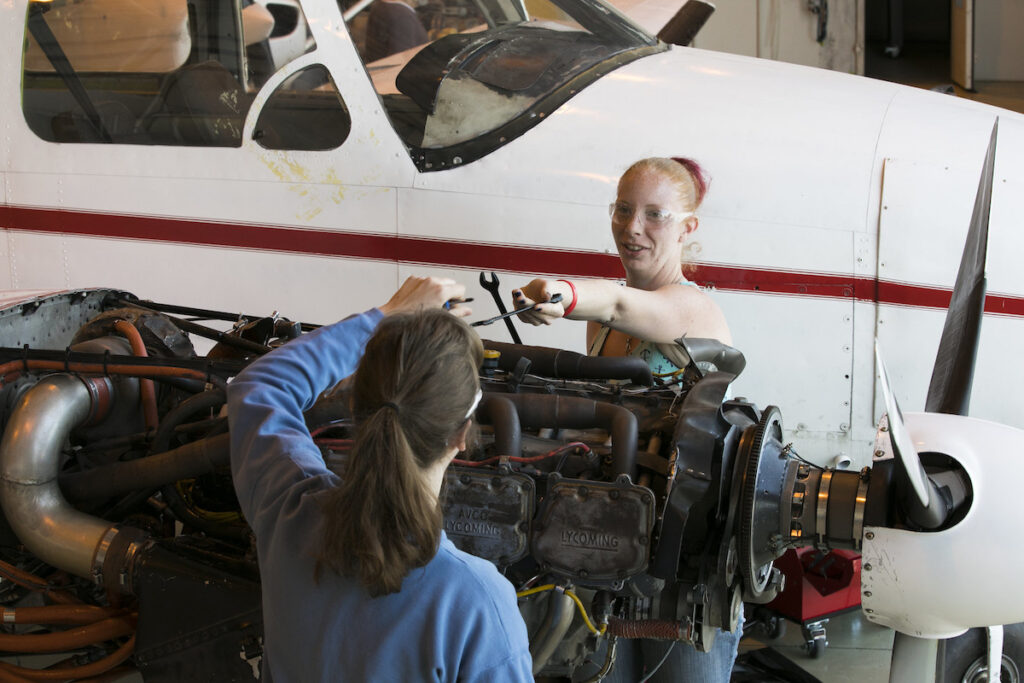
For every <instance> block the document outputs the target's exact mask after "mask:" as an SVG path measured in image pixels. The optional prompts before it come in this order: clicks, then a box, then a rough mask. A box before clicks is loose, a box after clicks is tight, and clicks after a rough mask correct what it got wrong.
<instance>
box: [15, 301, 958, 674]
mask: <svg viewBox="0 0 1024 683" xmlns="http://www.w3.org/2000/svg"><path fill="white" fill-rule="evenodd" d="M177 315H181V316H188V318H185V317H176V316H177ZM196 319H214V320H220V321H221V322H222V323H225V322H226V323H228V325H224V324H221V325H220V327H221V328H223V327H229V328H230V329H229V330H228V331H226V332H224V331H218V330H215V329H212V328H210V327H207V326H205V325H204V324H200V323H198V322H196ZM312 327H314V326H313V325H309V324H305V323H295V322H291V321H289V320H286V319H283V318H280V317H278V316H276V315H275V316H270V317H259V316H245V315H243V316H239V315H237V314H228V313H222V312H218V311H210V310H206V309H196V308H186V307H181V306H173V305H167V304H155V303H151V302H139V301H138V300H137V299H135V298H134V297H132V296H131V295H130V294H127V293H125V292H119V291H115V290H87V291H75V292H62V293H58V294H54V295H50V296H41V297H35V298H33V297H28V298H26V299H21V300H15V301H13V302H12V301H10V300H9V301H8V303H7V304H6V306H5V307H3V308H2V309H0V367H2V370H3V372H2V373H0V377H2V378H3V383H2V385H0V420H2V424H3V439H2V442H0V470H2V472H0V477H2V482H0V483H2V486H0V504H2V506H3V512H4V516H3V518H2V519H0V577H3V579H5V580H4V581H0V607H2V608H3V609H4V610H5V614H8V612H7V610H14V611H13V612H11V614H25V615H34V614H35V613H34V612H31V611H26V610H24V609H22V608H32V609H35V608H37V607H40V606H41V609H42V610H43V612H40V613H39V615H38V616H32V617H31V618H33V619H37V620H38V623H39V624H51V623H52V622H51V621H48V620H47V619H48V615H50V613H51V612H52V613H53V615H57V613H58V612H60V611H61V610H62V609H64V607H63V606H62V603H67V602H76V603H82V604H83V605H86V606H88V614H84V613H83V615H82V616H78V617H76V619H78V625H79V626H80V628H76V629H74V630H75V632H76V635H74V636H72V635H71V631H69V630H68V629H66V628H64V627H60V626H47V627H46V628H47V633H48V634H47V636H46V637H48V638H50V637H52V640H53V646H52V648H51V649H52V650H53V651H54V652H65V651H66V652H72V651H74V652H78V653H79V654H81V653H82V652H83V651H84V653H85V655H86V657H85V659H86V660H89V663H88V664H83V665H82V666H80V667H78V668H73V669H69V671H71V674H76V675H80V676H86V675H88V676H95V675H98V674H99V673H100V672H102V671H103V670H108V669H112V668H114V667H117V666H119V665H120V664H121V663H122V662H124V661H126V660H127V659H128V658H131V661H132V662H133V663H134V665H135V666H136V667H137V668H138V669H139V670H140V671H141V673H142V675H143V677H144V679H145V680H146V681H177V680H212V681H221V680H223V681H229V680H230V681H237V680H250V679H255V678H256V677H257V676H258V671H259V659H260V656H261V641H260V638H261V631H262V628H261V614H260V602H259V584H258V568H257V566H256V559H255V558H256V552H255V545H254V541H253V538H252V534H251V532H250V531H249V529H248V527H247V526H246V524H245V521H244V520H243V519H242V517H241V515H240V513H239V511H238V505H237V501H236V500H235V497H234V492H233V487H232V484H231V481H230V474H229V471H228V448H227V434H226V432H227V420H226V418H225V417H224V416H223V413H222V407H223V405H224V402H225V392H224V386H225V383H226V381H227V380H228V379H229V378H230V377H232V376H233V375H234V374H236V373H237V372H238V371H239V370H240V369H241V368H243V367H244V366H245V365H246V364H247V363H248V362H249V360H251V359H252V358H253V357H255V356H256V355H259V354H262V353H266V352H267V351H269V350H270V349H271V348H272V347H273V346H275V345H279V344H283V343H287V341H288V340H289V339H291V338H294V337H295V336H297V335H299V334H301V333H302V331H304V330H308V329H311V328H312ZM196 337H207V338H209V339H211V340H213V341H215V342H216V345H215V346H213V348H212V350H211V351H210V352H209V353H207V354H206V355H205V356H203V357H197V356H196V354H195V351H194V348H193V344H192V341H193V339H195V338H196ZM485 345H486V346H487V348H488V351H487V354H486V356H487V358H486V360H485V363H484V367H483V368H482V371H481V385H482V388H483V390H484V399H483V400H482V401H481V403H480V406H479V408H478V410H477V414H476V418H477V423H478V424H479V435H478V439H477V443H476V445H475V446H474V447H473V448H471V450H470V451H469V452H468V453H466V454H464V455H463V456H462V458H461V459H458V460H456V461H455V464H454V466H453V467H452V468H450V470H449V472H448V475H447V480H446V487H445V488H446V490H445V503H444V504H445V519H444V525H445V529H446V532H447V534H448V536H449V538H451V540H452V541H453V542H454V543H455V544H456V545H458V546H459V547H461V548H462V549H464V550H466V551H468V552H471V553H474V554H476V555H478V556H481V557H484V558H486V559H488V560H490V561H492V562H493V563H494V564H495V565H496V566H497V567H498V568H499V570H501V571H502V572H503V573H504V574H505V576H507V577H508V578H509V580H510V581H511V582H512V583H513V585H515V586H516V588H517V590H518V591H519V595H520V609H521V612H522V614H523V617H524V619H525V621H526V623H527V627H528V630H529V633H530V638H531V652H532V653H533V656H534V669H535V674H536V675H537V676H539V677H555V678H557V677H568V676H573V677H576V678H579V677H581V676H594V675H596V674H598V673H599V672H600V671H601V670H607V669H608V668H610V666H611V665H612V663H613V661H614V656H615V647H614V645H613V643H614V642H616V639H614V638H611V636H616V637H618V638H660V639H671V640H676V641H680V642H682V643H685V644H687V646H693V647H695V648H697V649H699V650H707V649H709V648H710V647H711V646H712V644H713V642H714V637H715V633H716V629H718V628H722V629H725V630H730V631H733V630H735V629H737V628H739V622H740V617H741V609H742V604H743V602H750V603H764V602H768V601H770V600H771V599H772V598H773V597H774V596H775V595H776V594H777V592H778V591H779V590H780V589H781V588H782V584H783V577H782V575H781V574H780V573H779V572H778V571H777V570H776V569H774V568H773V566H772V562H773V560H774V559H775V558H777V557H778V556H779V555H781V554H782V552H784V551H785V549H786V548H789V547H798V546H803V545H812V544H813V545H816V546H818V547H819V548H832V547H844V548H859V546H860V543H861V537H862V535H863V532H864V529H865V527H866V526H868V525H872V526H876V527H888V528H910V529H913V528H918V527H925V526H927V521H928V520H927V515H925V518H924V519H923V520H922V523H921V524H917V522H915V521H914V520H915V519H916V517H915V511H914V510H913V509H906V510H905V509H902V508H901V505H902V504H903V503H902V501H908V500H909V501H911V502H912V501H913V498H912V497H911V496H908V495H906V494H907V491H906V487H907V486H909V483H908V481H907V480H906V478H905V477H902V478H901V477H900V476H897V474H898V471H897V468H895V467H894V465H893V463H894V462H895V461H894V460H893V459H892V458H891V457H889V458H887V459H881V460H879V461H877V462H876V463H875V466H874V467H873V468H871V469H870V470H868V469H867V468H865V470H864V471H862V472H848V471H835V470H833V469H830V468H821V467H818V466H815V465H813V464H811V463H808V462H806V461H804V460H802V459H800V457H799V456H798V455H797V454H796V453H795V452H793V450H792V448H791V447H790V446H788V445H787V444H785V443H784V440H783V437H782V434H783V432H782V416H781V414H780V412H779V410H778V409H777V408H775V407H772V406H768V407H766V408H763V409H761V408H758V407H757V406H756V405H755V404H754V403H752V402H750V401H748V400H746V399H744V398H732V397H730V396H729V387H730V383H731V382H732V380H733V379H734V378H735V376H736V375H737V374H738V373H739V372H740V371H741V370H742V368H743V365H744V361H743V357H742V355H741V354H740V353H739V352H737V351H736V350H735V349H731V348H729V347H725V346H723V345H721V344H718V343H717V342H709V341H708V340H683V342H682V347H683V348H684V350H685V352H686V353H687V355H688V357H689V358H690V359H691V360H690V363H689V364H688V365H687V366H686V367H685V368H684V369H683V370H681V371H679V372H677V373H674V374H672V375H669V376H664V377H652V375H651V373H650V370H649V369H648V367H647V365H646V364H645V363H644V362H643V361H642V360H640V359H636V358H589V357H586V356H581V355H579V354H575V353H571V352H566V351H560V350H556V349H546V348H540V347H529V346H521V345H512V344H500V343H496V342H486V343H485ZM345 392H346V389H345V386H344V383H342V385H339V387H338V388H337V389H336V390H335V391H334V392H332V393H330V394H329V395H327V396H325V397H323V398H322V399H321V400H320V401H319V402H318V403H317V404H316V405H315V406H314V407H313V408H312V409H311V410H310V411H309V412H308V413H307V415H306V420H307V425H308V426H309V428H310V432H311V434H312V435H313V437H314V439H315V440H316V441H317V442H318V443H319V444H320V446H321V449H322V452H323V454H324V458H325V460H326V462H327V463H328V466H330V467H332V468H334V469H335V470H336V471H338V472H339V474H341V475H342V476H344V468H345V460H346V458H347V455H348V449H349V448H350V446H351V441H350V439H349V438H348V437H349V436H350V433H349V432H350V429H351V424H352V423H351V419H350V416H349V414H348V409H347V406H348V400H347V396H346V393H345ZM921 459H922V462H923V464H924V467H925V468H926V470H927V473H928V476H929V477H930V478H931V479H932V480H933V481H934V482H936V488H935V490H936V494H935V495H936V496H939V497H942V500H943V501H946V502H948V503H949V508H950V510H951V511H952V512H950V513H949V514H946V515H945V517H944V520H945V521H944V522H943V524H944V525H945V526H949V525H952V524H954V523H956V521H957V520H958V519H960V518H961V517H962V515H963V511H962V510H961V509H960V508H962V507H964V505H963V503H964V502H965V501H967V502H969V500H970V491H969V489H968V488H965V485H964V484H963V482H964V481H966V480H965V479H964V478H963V477H960V476H959V475H958V474H957V466H956V464H955V462H953V461H951V460H949V459H948V458H943V457H940V456H935V455H934V454H923V455H922V458H921ZM958 482H959V484H958ZM951 491H952V492H953V493H952V494H950V492H951ZM915 525H916V526H915ZM17 610H22V612H18V611H17ZM25 618H29V617H27V616H26V617H25ZM18 623H20V622H18ZM83 634H84V635H83ZM12 637H14V638H17V637H18V635H17V634H15V635H13V636H12ZM28 637H29V636H26V638H28ZM39 637H43V636H41V635H39V632H38V631H37V632H35V633H33V635H32V636H31V638H39ZM17 642H18V641H17V640H15V641H11V643H12V644H11V646H10V647H9V648H7V649H9V650H11V651H14V652H17V651H18V647H19V646H18V644H17ZM31 647H33V646H32V644H31V643H30V642H29V641H28V640H26V641H25V648H26V649H25V651H26V652H27V651H29V649H30V648H31ZM4 666H7V665H4ZM79 669H81V671H79ZM12 673H18V672H17V671H12ZM22 673H26V672H22ZM71 674H69V677H71Z"/></svg>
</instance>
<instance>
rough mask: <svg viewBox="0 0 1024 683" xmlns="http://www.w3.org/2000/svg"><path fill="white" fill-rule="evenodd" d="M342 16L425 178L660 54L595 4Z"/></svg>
mask: <svg viewBox="0 0 1024 683" xmlns="http://www.w3.org/2000/svg"><path fill="white" fill-rule="evenodd" d="M341 8H342V13H343V15H344V17H345V20H346V22H347V24H348V27H349V32H350V34H351V36H352V39H353V41H354V42H355V44H356V47H357V49H358V51H359V55H360V57H361V58H362V60H363V63H364V64H365V66H366V69H367V71H368V72H369V74H370V77H371V79H372V80H373V85H374V87H375V88H376V90H377V93H378V95H379V96H380V97H381V100H382V101H383V103H384V108H385V109H386V111H387V113H388V116H389V117H390V118H391V122H392V124H393V125H394V127H395V129H396V130H397V131H398V133H399V135H400V136H401V138H402V140H403V141H404V142H405V144H406V145H407V146H408V147H409V148H410V150H411V151H412V153H413V157H414V160H415V161H416V163H417V165H418V166H419V167H420V168H421V170H437V169H439V168H447V167H450V166H453V165H458V164H461V163H468V162H470V161H473V160H474V159H477V158H479V157H481V156H483V155H484V154H487V153H488V152H490V151H491V150H493V149H495V148H496V147H499V146H500V145H502V144H504V143H505V142H507V141H508V140H510V139H512V138H515V137H517V136H519V135H521V134H522V133H524V132H525V131H526V130H528V129H529V128H530V127H532V126H533V125H535V124H536V123H538V122H539V121H540V120H541V119H542V118H543V117H544V116H545V115H546V114H547V113H550V112H551V111H552V110H554V109H555V108H556V107H558V106H559V105H560V104H562V103H563V102H565V101H566V100H567V99H569V98H570V97H571V96H572V95H573V94H575V93H576V92H578V91H579V90H580V89H581V88H583V87H585V86H586V85H587V84H589V83H590V82H592V81H593V80H594V79H596V78H598V77H599V76H601V75H603V74H604V73H607V72H608V71H610V70H611V69H614V68H616V67H618V66H621V65H622V64H625V63H627V62H629V61H632V60H633V59H636V58H638V57H641V56H643V55H645V54H649V53H650V52H651V51H654V50H658V49H661V48H659V43H658V41H657V40H656V39H655V38H653V37H651V36H650V35H649V34H647V33H645V32H644V31H643V30H642V29H640V28H638V27H637V26H636V25H634V24H633V23H631V22H630V21H629V20H628V19H626V18H625V17H624V16H622V15H621V14H620V13H619V12H618V11H616V10H615V9H614V8H613V7H611V6H610V5H607V4H605V3H604V2H603V1H602V0H359V1H358V2H355V3H350V4H348V5H347V6H346V3H345V2H342V3H341Z"/></svg>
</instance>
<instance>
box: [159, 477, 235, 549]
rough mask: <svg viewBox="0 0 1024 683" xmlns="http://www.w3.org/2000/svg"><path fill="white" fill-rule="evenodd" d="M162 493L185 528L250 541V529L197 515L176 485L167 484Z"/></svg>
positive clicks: (227, 538)
mask: <svg viewBox="0 0 1024 683" xmlns="http://www.w3.org/2000/svg"><path fill="white" fill-rule="evenodd" d="M160 492H161V493H162V494H163V499H164V502H165V503H167V507H169V508H170V509H171V512H173V513H174V516H175V517H177V518H178V521H180V522H181V523H182V524H184V525H185V526H189V527H192V528H193V529H198V530H200V531H202V532H204V533H206V534H209V535H210V536H214V537H216V538H221V539H224V540H228V541H235V542H246V541H247V540H248V538H249V527H247V526H244V525H237V526H236V525H232V524H227V523H224V522H218V521H213V520H209V519H206V518H204V517H201V516H199V515H197V514H196V513H195V512H194V511H193V510H192V508H190V507H189V505H188V503H186V502H185V499H184V498H182V496H181V493H179V492H178V487H177V486H175V485H174V484H167V485H166V486H164V487H163V488H161V489H160Z"/></svg>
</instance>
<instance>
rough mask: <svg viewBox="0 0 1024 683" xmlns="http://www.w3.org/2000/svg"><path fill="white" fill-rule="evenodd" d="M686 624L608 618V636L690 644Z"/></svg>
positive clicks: (654, 620) (660, 620)
mask: <svg viewBox="0 0 1024 683" xmlns="http://www.w3.org/2000/svg"><path fill="white" fill-rule="evenodd" d="M686 632H687V629H686V624H685V623H683V622H681V621H667V620H664V619H638V620H627V619H619V618H617V617H609V618H608V630H607V631H606V633H607V634H608V635H609V636H616V637H619V638H655V639H658V640H681V641H683V642H690V639H689V638H687V637H686Z"/></svg>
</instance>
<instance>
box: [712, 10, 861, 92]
mask: <svg viewBox="0 0 1024 683" xmlns="http://www.w3.org/2000/svg"><path fill="white" fill-rule="evenodd" d="M715 4H716V6H717V9H716V11H715V13H714V14H713V15H712V16H711V19H709V20H708V23H707V24H706V25H705V26H704V28H703V29H702V30H701V32H700V33H699V34H698V35H697V38H696V39H695V40H694V43H693V45H694V47H699V48H703V49H707V50H716V51H718V52H729V53H732V54H738V55H746V56H749V57H763V58H765V59H774V60H778V61H783V62H790V63H792V64H803V65H806V66H817V67H821V68H825V69H832V70H834V71H845V72H847V73H861V74H862V73H864V56H863V55H864V50H863V29H862V26H863V23H864V0H856V2H849V0H846V1H844V2H835V1H834V0H833V2H830V3H829V4H828V9H829V16H828V26H827V35H826V38H825V40H824V42H822V43H820V44H819V43H818V42H817V35H816V34H817V22H818V17H817V15H816V14H814V13H812V12H811V11H810V10H808V9H807V3H806V2H805V1H803V0H801V1H799V2H797V1H796V0H717V1H716V2H715Z"/></svg>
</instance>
